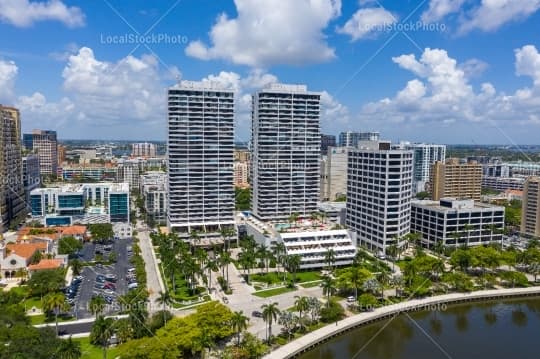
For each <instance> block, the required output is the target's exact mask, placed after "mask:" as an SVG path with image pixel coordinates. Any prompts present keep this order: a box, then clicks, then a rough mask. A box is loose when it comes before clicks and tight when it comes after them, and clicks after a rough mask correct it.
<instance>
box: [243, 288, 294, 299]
mask: <svg viewBox="0 0 540 359" xmlns="http://www.w3.org/2000/svg"><path fill="white" fill-rule="evenodd" d="M295 290H296V288H289V287H281V288H274V289H269V290H263V291H260V292H255V293H253V295H255V296H257V297H261V298H268V297H273V296H275V295H280V294H283V293H288V292H293V291H295Z"/></svg>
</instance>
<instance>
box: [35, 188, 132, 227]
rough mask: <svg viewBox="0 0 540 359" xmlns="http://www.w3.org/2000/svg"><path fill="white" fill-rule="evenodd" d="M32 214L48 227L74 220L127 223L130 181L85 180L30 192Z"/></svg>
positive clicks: (80, 221)
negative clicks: (89, 181)
mask: <svg viewBox="0 0 540 359" xmlns="http://www.w3.org/2000/svg"><path fill="white" fill-rule="evenodd" d="M30 206H31V210H32V212H31V213H32V217H33V218H34V219H36V220H38V221H41V222H42V223H43V224H44V225H46V226H65V225H72V224H74V223H82V224H88V223H114V222H122V223H128V224H129V222H130V219H129V185H128V184H127V183H106V182H104V183H82V184H68V185H63V186H59V187H47V188H37V189H34V190H33V191H32V192H30Z"/></svg>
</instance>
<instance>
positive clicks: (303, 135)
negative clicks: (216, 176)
mask: <svg viewBox="0 0 540 359" xmlns="http://www.w3.org/2000/svg"><path fill="white" fill-rule="evenodd" d="M320 98H321V95H320V93H316V92H309V91H308V90H307V87H306V86H305V85H284V84H272V85H269V86H268V87H266V88H265V89H263V90H261V91H259V92H257V93H255V94H254V95H253V112H252V117H253V122H252V128H251V131H252V136H251V137H252V148H253V154H252V156H253V158H252V169H251V171H252V176H251V177H252V181H253V183H252V210H253V214H254V215H255V216H256V217H258V218H259V219H262V220H275V219H284V218H287V217H289V216H290V215H291V214H293V213H298V214H299V215H308V214H310V213H312V212H315V211H316V210H317V201H318V199H319V154H320V140H321V135H320V128H319V122H320Z"/></svg>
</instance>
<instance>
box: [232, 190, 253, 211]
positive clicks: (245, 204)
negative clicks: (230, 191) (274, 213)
mask: <svg viewBox="0 0 540 359" xmlns="http://www.w3.org/2000/svg"><path fill="white" fill-rule="evenodd" d="M234 192H235V196H234V198H235V207H236V210H237V211H248V210H250V209H251V193H250V189H249V188H239V187H236V188H235V189H234Z"/></svg>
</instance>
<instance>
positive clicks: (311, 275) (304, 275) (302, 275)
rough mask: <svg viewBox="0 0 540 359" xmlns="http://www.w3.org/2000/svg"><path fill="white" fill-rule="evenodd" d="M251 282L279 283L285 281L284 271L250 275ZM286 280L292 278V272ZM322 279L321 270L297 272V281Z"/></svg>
mask: <svg viewBox="0 0 540 359" xmlns="http://www.w3.org/2000/svg"><path fill="white" fill-rule="evenodd" d="M249 278H250V283H251V282H252V281H254V282H262V283H268V284H277V283H282V282H283V273H277V272H269V273H256V274H251V275H250V276H249ZM286 278H287V279H286V281H287V282H288V281H291V280H292V274H291V273H287V277H286ZM319 279H321V274H320V273H319V272H298V273H296V283H303V282H311V281H314V280H319Z"/></svg>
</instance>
